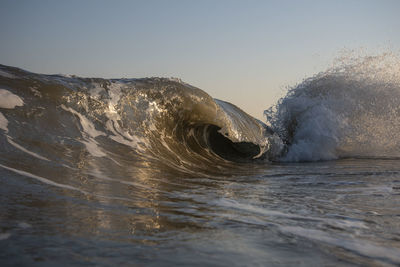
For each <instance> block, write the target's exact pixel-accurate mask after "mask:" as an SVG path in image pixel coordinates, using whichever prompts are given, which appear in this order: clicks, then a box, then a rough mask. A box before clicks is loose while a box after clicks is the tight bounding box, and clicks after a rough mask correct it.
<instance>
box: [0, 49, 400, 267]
mask: <svg viewBox="0 0 400 267" xmlns="http://www.w3.org/2000/svg"><path fill="white" fill-rule="evenodd" d="M399 104H400V59H399V57H398V56H397V55H396V54H394V53H389V52H388V53H383V54H379V55H373V56H362V57H361V56H352V55H349V56H345V57H342V58H339V59H338V60H337V62H336V63H335V64H334V65H333V66H332V67H330V68H329V69H327V70H325V71H323V72H320V73H318V74H316V75H314V76H312V77H309V78H306V79H304V80H303V81H301V82H300V83H299V84H297V85H294V86H291V87H289V88H288V91H287V93H286V95H285V96H284V97H282V98H281V99H280V100H279V101H278V102H277V103H276V105H274V106H272V107H270V108H268V109H266V110H265V111H264V115H265V121H260V120H258V119H255V118H253V117H252V116H250V115H248V114H247V113H246V112H245V111H243V110H241V109H240V108H239V107H237V106H235V105H234V104H232V103H228V102H226V101H223V100H219V99H214V98H213V97H212V96H210V95H209V94H207V93H206V92H204V91H202V90H201V89H199V88H196V87H194V86H192V85H189V84H187V83H185V82H183V81H181V80H179V79H168V78H138V79H103V78H81V77H77V76H66V75H46V74H36V73H32V72H29V71H26V70H22V69H19V68H15V67H10V66H5V65H0V264H1V266H15V265H48V266H54V265H60V264H61V265H97V266H109V265H112V264H117V265H134V266H136V265H146V266H147V265H149V266H159V265H174V266H175V265H185V266H187V265H194V266H204V265H211V266H226V265H232V266H243V265H245V266H248V265H250V266H253V265H256V266H259V265H261V266H266V265H267V266H270V265H272V266H275V265H300V266H310V265H311V266H325V265H334V266H337V265H339V266H354V265H356V266H359V265H363V266H364V265H366V266H398V265H400V223H399V222H400V208H399V207H400V105H399Z"/></svg>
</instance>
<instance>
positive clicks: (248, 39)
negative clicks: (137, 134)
mask: <svg viewBox="0 0 400 267" xmlns="http://www.w3.org/2000/svg"><path fill="white" fill-rule="evenodd" d="M399 14H400V1H398V0H375V1H369V0H332V1H327V0H326V1H324V0H316V1H305V0H304V1H303V0H292V1H286V0H280V1H267V0H264V1H255V0H243V1H235V0H229V1H228V0H226V1H223V0H213V1H208V0H202V1H196V0H180V1H178V0H163V1H161V0H160V1H154V0H143V1H117V0H115V1H111V0H109V1H101V0H97V1H94V0H85V1H82V0H80V1H75V0H68V1H57V0H48V1H43V0H35V1H32V0H27V1H24V0H10V1H9V0H0V36H1V37H0V64H4V65H10V66H15V67H19V68H23V69H26V70H29V71H32V72H36V73H46V74H74V75H78V76H83V77H104V78H122V77H124V78H142V77H154V76H156V77H177V78H180V79H182V80H183V81H184V82H187V83H189V84H191V85H193V86H196V87H198V88H200V89H203V90H204V91H206V92H207V93H208V94H210V95H211V96H212V97H214V98H218V99H221V100H225V101H228V102H231V103H233V104H235V105H237V106H239V107H240V108H242V109H243V110H245V111H246V112H248V113H249V114H251V115H253V116H255V117H256V118H259V119H263V117H262V114H263V111H264V110H265V109H267V108H269V107H270V106H272V105H273V104H274V103H276V101H277V100H278V99H279V98H280V97H282V96H283V95H284V94H285V91H286V90H287V87H290V86H294V85H295V84H297V83H299V82H301V81H302V80H303V79H304V78H307V77H309V76H312V75H314V74H316V73H318V72H320V71H323V70H325V69H326V68H327V67H329V66H330V65H331V64H332V62H333V60H334V58H335V57H337V56H338V54H339V53H340V52H341V51H343V50H344V49H346V50H353V49H354V50H359V49H367V50H368V51H376V50H382V49H389V50H391V51H398V50H399V49H400V16H399Z"/></svg>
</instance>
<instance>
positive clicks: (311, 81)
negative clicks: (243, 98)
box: [264, 53, 400, 161]
mask: <svg viewBox="0 0 400 267" xmlns="http://www.w3.org/2000/svg"><path fill="white" fill-rule="evenodd" d="M264 114H265V116H266V119H267V122H268V124H270V126H271V128H272V129H273V130H274V131H275V132H276V133H277V134H278V135H279V136H280V137H281V139H282V140H283V142H284V144H285V145H286V152H285V154H284V155H281V156H280V157H279V160H282V161H318V160H331V159H337V158H343V157H378V158H380V157H384V158H386V157H398V156H400V150H399V149H400V59H399V57H398V56H397V55H395V54H393V53H383V54H380V55H375V56H366V57H362V56H355V55H354V54H351V53H350V54H347V55H346V56H342V57H341V58H339V59H338V60H337V63H336V64H335V65H334V66H333V67H331V68H329V69H328V70H327V71H325V72H321V73H318V74H317V75H315V76H313V77H310V78H307V79H305V80H304V81H303V82H301V83H300V84H298V85H296V86H294V87H292V88H290V89H289V91H288V93H287V95H286V96H285V97H283V98H282V99H280V100H279V101H278V103H277V104H276V105H275V106H273V107H272V108H270V109H268V110H266V111H264Z"/></svg>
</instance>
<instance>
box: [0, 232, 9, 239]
mask: <svg viewBox="0 0 400 267" xmlns="http://www.w3.org/2000/svg"><path fill="white" fill-rule="evenodd" d="M10 236H11V234H10V233H2V234H0V241H1V240H6V239H8V238H9V237H10Z"/></svg>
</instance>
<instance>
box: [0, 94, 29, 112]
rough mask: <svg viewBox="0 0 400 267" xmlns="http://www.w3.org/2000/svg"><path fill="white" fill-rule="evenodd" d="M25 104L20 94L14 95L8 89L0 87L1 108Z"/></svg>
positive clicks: (11, 107)
mask: <svg viewBox="0 0 400 267" xmlns="http://www.w3.org/2000/svg"><path fill="white" fill-rule="evenodd" d="M23 105H24V101H22V99H21V98H20V97H19V96H17V95H14V94H13V93H11V92H10V91H8V90H5V89H0V108H8V109H13V108H15V107H16V106H23Z"/></svg>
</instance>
